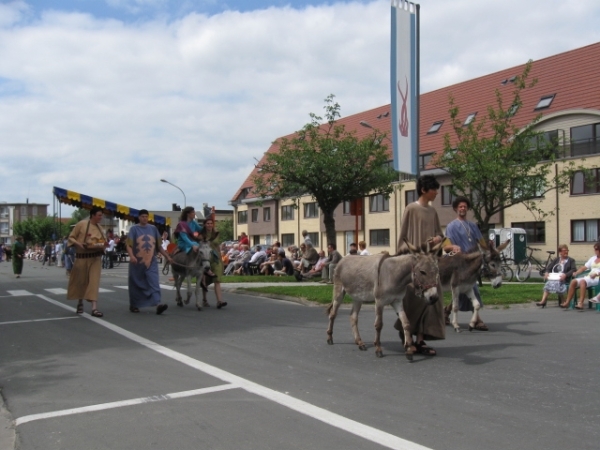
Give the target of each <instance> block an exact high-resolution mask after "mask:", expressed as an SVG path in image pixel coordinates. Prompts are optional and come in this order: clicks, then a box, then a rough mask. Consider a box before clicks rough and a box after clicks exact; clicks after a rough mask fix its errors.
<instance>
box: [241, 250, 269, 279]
mask: <svg viewBox="0 0 600 450" xmlns="http://www.w3.org/2000/svg"><path fill="white" fill-rule="evenodd" d="M265 259H267V253H266V252H265V251H264V250H263V249H262V247H261V246H260V245H257V246H256V253H254V255H252V258H250V261H248V262H245V263H244V264H243V266H242V267H243V271H244V274H246V275H249V274H250V269H249V268H248V266H249V265H250V264H256V262H257V261H259V260H262V261H264V260H265Z"/></svg>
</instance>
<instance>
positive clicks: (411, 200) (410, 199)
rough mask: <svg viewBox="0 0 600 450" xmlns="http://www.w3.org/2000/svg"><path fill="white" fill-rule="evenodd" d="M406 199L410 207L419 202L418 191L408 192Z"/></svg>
mask: <svg viewBox="0 0 600 450" xmlns="http://www.w3.org/2000/svg"><path fill="white" fill-rule="evenodd" d="M404 196H405V199H406V203H405V204H406V205H409V204H410V203H414V202H416V201H417V190H416V189H412V190H410V191H406V192H405V194H404Z"/></svg>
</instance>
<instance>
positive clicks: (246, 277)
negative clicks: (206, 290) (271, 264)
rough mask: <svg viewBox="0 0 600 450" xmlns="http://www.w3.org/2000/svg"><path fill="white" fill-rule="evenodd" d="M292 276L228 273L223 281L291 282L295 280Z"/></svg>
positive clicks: (222, 278)
mask: <svg viewBox="0 0 600 450" xmlns="http://www.w3.org/2000/svg"><path fill="white" fill-rule="evenodd" d="M295 281H296V279H295V278H294V277H292V276H281V277H279V276H277V277H275V276H272V275H227V276H223V277H221V283H289V282H295Z"/></svg>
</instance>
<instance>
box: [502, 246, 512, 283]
mask: <svg viewBox="0 0 600 450" xmlns="http://www.w3.org/2000/svg"><path fill="white" fill-rule="evenodd" d="M500 261H501V263H500V272H501V273H502V281H512V279H513V276H514V271H513V267H514V266H515V262H514V261H513V260H512V259H511V258H507V257H506V256H505V255H504V253H502V252H501V253H500Z"/></svg>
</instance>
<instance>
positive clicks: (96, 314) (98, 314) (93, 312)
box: [92, 309, 104, 317]
mask: <svg viewBox="0 0 600 450" xmlns="http://www.w3.org/2000/svg"><path fill="white" fill-rule="evenodd" d="M92 316H94V317H104V314H102V313H101V312H100V311H98V310H97V309H93V310H92Z"/></svg>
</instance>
